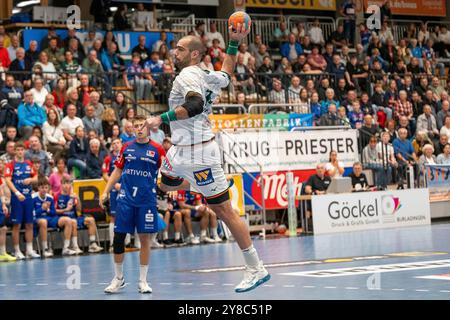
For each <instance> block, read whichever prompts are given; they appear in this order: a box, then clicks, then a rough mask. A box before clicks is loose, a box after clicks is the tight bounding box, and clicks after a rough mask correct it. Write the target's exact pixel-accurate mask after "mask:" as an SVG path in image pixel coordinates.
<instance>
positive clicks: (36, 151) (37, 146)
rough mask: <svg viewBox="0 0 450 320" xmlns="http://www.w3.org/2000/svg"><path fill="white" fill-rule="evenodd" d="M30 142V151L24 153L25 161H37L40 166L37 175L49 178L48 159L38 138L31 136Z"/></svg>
mask: <svg viewBox="0 0 450 320" xmlns="http://www.w3.org/2000/svg"><path fill="white" fill-rule="evenodd" d="M29 141H30V149H28V151H27V152H26V153H25V159H26V160H32V159H34V158H37V159H39V162H40V164H41V166H40V171H39V173H40V174H42V175H44V176H47V177H48V176H50V171H51V170H50V169H51V168H50V158H49V157H48V155H47V152H45V151H44V150H42V144H41V141H40V140H39V138H38V137H36V136H31V137H30V138H29Z"/></svg>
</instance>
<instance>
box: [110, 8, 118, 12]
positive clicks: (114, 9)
mask: <svg viewBox="0 0 450 320" xmlns="http://www.w3.org/2000/svg"><path fill="white" fill-rule="evenodd" d="M117 9H118V8H117V7H111V8H109V10H111V12H116V11H117Z"/></svg>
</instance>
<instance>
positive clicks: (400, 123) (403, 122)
mask: <svg viewBox="0 0 450 320" xmlns="http://www.w3.org/2000/svg"><path fill="white" fill-rule="evenodd" d="M400 128H405V129H406V131H407V132H408V135H407V137H408V139H411V138H412V137H413V136H414V133H413V131H412V130H411V128H410V124H409V120H408V118H407V117H404V116H403V117H400V119H399V121H398V126H397V136H398V130H399V129H400Z"/></svg>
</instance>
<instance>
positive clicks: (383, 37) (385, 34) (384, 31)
mask: <svg viewBox="0 0 450 320" xmlns="http://www.w3.org/2000/svg"><path fill="white" fill-rule="evenodd" d="M378 37H379V38H380V41H381V43H382V44H386V43H387V41H388V40H392V41H393V40H394V35H393V34H392V30H391V28H390V27H389V23H388V22H387V21H383V23H382V25H381V30H380V31H379V32H378Z"/></svg>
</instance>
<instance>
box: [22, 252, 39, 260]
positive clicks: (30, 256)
mask: <svg viewBox="0 0 450 320" xmlns="http://www.w3.org/2000/svg"><path fill="white" fill-rule="evenodd" d="M26 256H27V259H37V258H40V257H41V255H40V254H38V253H37V252H36V251H34V250H32V251H30V252H27V253H26Z"/></svg>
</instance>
